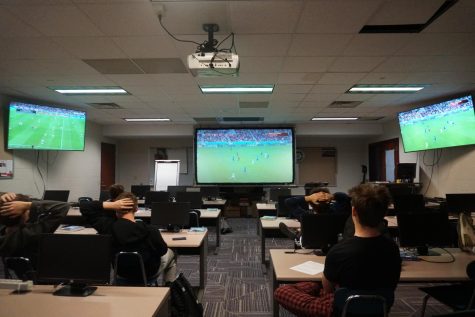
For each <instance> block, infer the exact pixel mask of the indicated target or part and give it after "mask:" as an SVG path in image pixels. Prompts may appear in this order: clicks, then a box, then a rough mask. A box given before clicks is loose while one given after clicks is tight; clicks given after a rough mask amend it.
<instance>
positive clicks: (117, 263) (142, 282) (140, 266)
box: [113, 251, 158, 286]
mask: <svg viewBox="0 0 475 317" xmlns="http://www.w3.org/2000/svg"><path fill="white" fill-rule="evenodd" d="M157 278H158V274H155V275H153V276H150V277H147V274H146V272H145V266H144V263H143V259H142V256H141V255H140V253H138V252H125V251H121V252H118V253H117V254H116V255H115V260H114V278H113V285H127V286H158V281H157Z"/></svg>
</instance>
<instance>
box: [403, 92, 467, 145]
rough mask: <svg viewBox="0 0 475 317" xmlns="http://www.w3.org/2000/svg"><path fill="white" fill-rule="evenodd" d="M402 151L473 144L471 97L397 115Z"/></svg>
mask: <svg viewBox="0 0 475 317" xmlns="http://www.w3.org/2000/svg"><path fill="white" fill-rule="evenodd" d="M398 119H399V127H400V129H401V136H402V142H403V145H404V151H405V152H415V151H424V150H432V149H440V148H446V147H453V146H461V145H470V144H475V113H474V108H473V100H472V96H464V97H460V98H456V99H452V100H448V101H444V102H440V103H437V104H432V105H428V106H425V107H421V108H416V109H412V110H409V111H405V112H401V113H399V114H398Z"/></svg>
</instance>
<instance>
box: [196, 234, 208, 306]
mask: <svg viewBox="0 0 475 317" xmlns="http://www.w3.org/2000/svg"><path fill="white" fill-rule="evenodd" d="M207 265H208V235H206V237H205V238H204V239H203V243H202V244H201V246H200V289H199V290H198V300H199V301H201V300H202V298H203V294H204V291H205V286H206V279H207V278H208V277H207V273H208V268H207Z"/></svg>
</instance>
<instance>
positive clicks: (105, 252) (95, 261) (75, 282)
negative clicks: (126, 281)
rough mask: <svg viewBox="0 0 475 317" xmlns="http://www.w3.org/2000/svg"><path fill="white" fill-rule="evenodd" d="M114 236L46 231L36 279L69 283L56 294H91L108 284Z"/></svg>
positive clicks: (40, 240)
mask: <svg viewBox="0 0 475 317" xmlns="http://www.w3.org/2000/svg"><path fill="white" fill-rule="evenodd" d="M111 243H112V238H111V236H109V235H99V234H94V235H92V234H91V235H89V234H43V235H41V236H40V239H39V248H38V251H39V253H38V264H37V279H38V280H40V281H47V282H48V283H55V284H59V283H66V284H68V285H66V286H64V287H62V288H60V289H59V290H57V291H55V292H54V293H53V294H54V295H61V296H88V295H90V294H92V293H93V292H94V291H95V290H96V289H97V287H92V286H89V284H96V285H97V284H109V282H110V270H111V265H110V263H111V262H110V260H111V252H112V249H111Z"/></svg>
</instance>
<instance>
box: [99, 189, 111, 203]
mask: <svg viewBox="0 0 475 317" xmlns="http://www.w3.org/2000/svg"><path fill="white" fill-rule="evenodd" d="M110 198H111V194H110V192H109V191H108V190H101V193H100V194H99V201H108V200H109V199H110Z"/></svg>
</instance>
